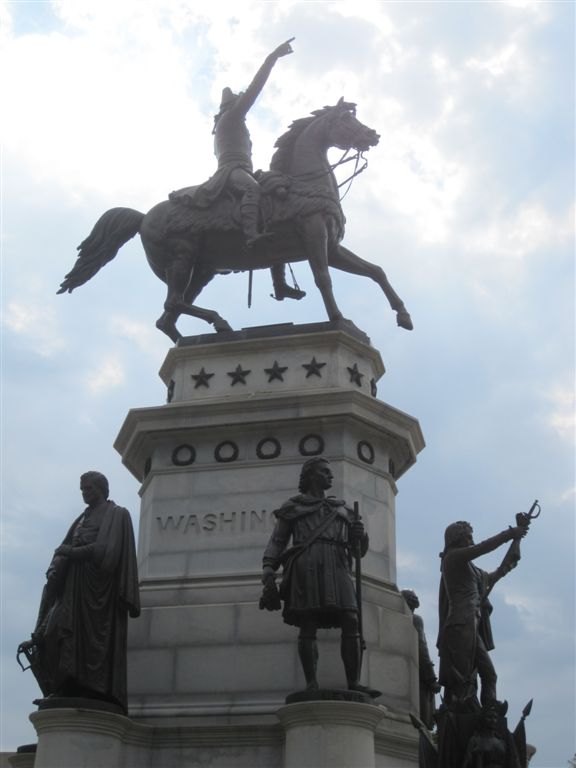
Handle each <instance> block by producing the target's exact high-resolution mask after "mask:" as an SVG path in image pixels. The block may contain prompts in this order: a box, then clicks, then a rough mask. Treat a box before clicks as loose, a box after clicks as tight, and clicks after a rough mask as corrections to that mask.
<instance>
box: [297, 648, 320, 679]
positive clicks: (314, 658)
mask: <svg viewBox="0 0 576 768" xmlns="http://www.w3.org/2000/svg"><path fill="white" fill-rule="evenodd" d="M298 656H299V657H300V663H301V664H302V671H303V672H304V677H305V678H306V688H307V689H308V690H312V689H316V688H318V681H317V679H316V668H317V666H318V645H317V643H316V638H315V637H314V638H312V637H299V638H298Z"/></svg>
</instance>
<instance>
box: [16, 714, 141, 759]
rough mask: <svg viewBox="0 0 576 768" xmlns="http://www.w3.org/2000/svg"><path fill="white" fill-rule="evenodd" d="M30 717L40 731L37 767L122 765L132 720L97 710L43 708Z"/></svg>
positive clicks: (37, 730)
mask: <svg viewBox="0 0 576 768" xmlns="http://www.w3.org/2000/svg"><path fill="white" fill-rule="evenodd" d="M30 720H31V721H32V724H33V725H34V728H35V729H36V733H37V734H38V748H37V750H36V759H35V761H34V768H122V767H123V765H124V763H123V751H124V749H123V741H124V737H125V735H126V733H127V731H128V730H129V728H130V720H129V719H128V718H127V717H123V716H122V715H115V714H112V713H110V712H102V711H97V710H94V711H93V710H79V709H44V710H40V711H38V712H33V713H32V714H31V715H30Z"/></svg>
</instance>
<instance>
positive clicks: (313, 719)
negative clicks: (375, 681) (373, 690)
mask: <svg viewBox="0 0 576 768" xmlns="http://www.w3.org/2000/svg"><path fill="white" fill-rule="evenodd" d="M385 713H386V710H385V709H384V708H383V707H376V706H374V705H372V704H358V703H356V702H344V701H315V702H307V703H304V702H302V703H298V704H288V705H287V706H285V707H283V708H282V709H280V710H279V711H278V713H277V714H278V718H279V719H280V722H281V723H282V725H283V726H284V730H285V731H286V751H285V757H284V768H350V767H351V766H354V768H375V766H376V758H375V749H374V734H375V731H376V726H377V725H378V723H379V722H380V721H381V720H382V718H383V717H384V716H385Z"/></svg>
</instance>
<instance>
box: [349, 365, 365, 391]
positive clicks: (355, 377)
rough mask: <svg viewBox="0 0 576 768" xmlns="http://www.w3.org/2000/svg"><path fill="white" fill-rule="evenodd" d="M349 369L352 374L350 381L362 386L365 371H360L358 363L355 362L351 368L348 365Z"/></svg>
mask: <svg viewBox="0 0 576 768" xmlns="http://www.w3.org/2000/svg"><path fill="white" fill-rule="evenodd" d="M346 367H347V369H348V373H349V374H350V383H351V384H356V385H357V386H359V387H361V386H362V377H363V376H364V374H363V373H360V371H359V370H358V363H354V365H353V366H352V368H350V366H349V365H347V366H346Z"/></svg>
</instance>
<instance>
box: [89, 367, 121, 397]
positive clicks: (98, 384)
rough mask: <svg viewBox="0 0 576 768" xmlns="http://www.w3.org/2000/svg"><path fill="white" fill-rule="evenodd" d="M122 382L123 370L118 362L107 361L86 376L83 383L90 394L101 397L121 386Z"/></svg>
mask: <svg viewBox="0 0 576 768" xmlns="http://www.w3.org/2000/svg"><path fill="white" fill-rule="evenodd" d="M124 380H125V374H124V369H123V367H122V364H121V363H120V361H119V360H107V361H106V362H104V363H103V364H102V365H101V366H100V367H99V368H96V369H93V370H92V371H90V372H89V373H88V374H87V375H86V378H85V383H86V386H87V388H88V391H89V392H90V393H91V394H93V395H103V394H106V393H107V392H109V391H110V390H112V389H116V388H117V387H119V386H121V385H122V384H123V383H124Z"/></svg>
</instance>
